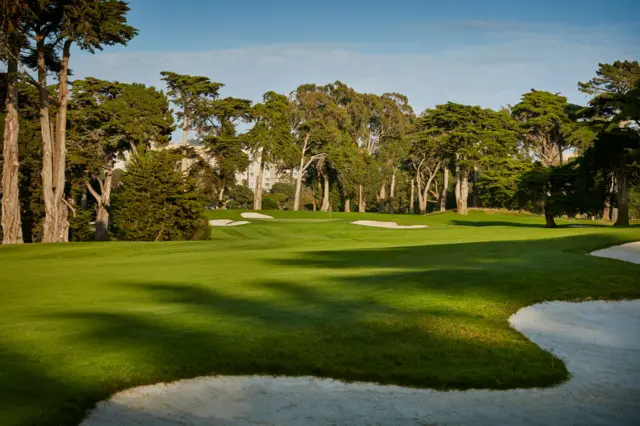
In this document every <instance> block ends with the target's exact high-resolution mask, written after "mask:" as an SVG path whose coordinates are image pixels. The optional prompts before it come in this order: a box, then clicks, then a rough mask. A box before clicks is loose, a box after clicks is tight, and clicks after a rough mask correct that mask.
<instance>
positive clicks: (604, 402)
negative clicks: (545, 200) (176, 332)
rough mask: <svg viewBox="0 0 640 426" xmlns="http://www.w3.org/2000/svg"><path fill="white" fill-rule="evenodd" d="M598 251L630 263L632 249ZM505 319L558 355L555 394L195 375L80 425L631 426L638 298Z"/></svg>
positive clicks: (124, 400)
mask: <svg viewBox="0 0 640 426" xmlns="http://www.w3.org/2000/svg"><path fill="white" fill-rule="evenodd" d="M615 249H618V250H615ZM607 250H609V251H608V252H607V254H610V255H611V256H607V257H613V258H616V259H619V258H622V257H625V258H626V259H630V261H634V263H640V243H634V244H632V245H629V244H626V245H624V246H620V247H618V248H612V249H607ZM604 251H606V250H600V251H598V252H594V253H592V254H593V255H596V256H597V255H601V252H604ZM621 253H626V254H621ZM509 322H510V324H511V326H512V327H514V328H515V329H517V330H518V331H520V332H521V333H523V334H524V335H525V336H527V337H528V338H529V339H530V340H531V341H533V342H534V343H536V344H537V345H539V346H540V347H541V348H543V349H545V350H548V351H551V352H553V353H554V354H555V355H557V356H558V357H560V358H561V359H563V360H564V361H565V362H566V364H567V368H568V369H569V371H570V372H571V374H572V378H571V379H570V380H569V381H567V382H566V383H563V384H562V385H560V386H558V387H555V388H544V389H541V388H536V389H515V390H509V391H487V390H471V391H464V392H440V391H435V390H428V389H424V390H423V389H410V388H402V387H397V386H381V385H376V384H372V383H349V384H347V383H342V382H339V381H336V380H327V379H318V378H314V377H296V378H285V377H266V376H248V377H243V376H240V377H235V376H234V377H230V376H218V377H200V378H196V379H190V380H183V381H178V382H174V383H168V384H167V383H160V384H155V385H151V386H143V387H139V388H134V389H129V390H126V391H124V392H120V393H118V394H116V395H114V396H113V397H112V398H111V399H110V400H108V401H104V402H101V403H99V404H98V406H97V407H96V408H95V409H94V410H93V411H92V412H91V413H90V415H89V416H88V417H87V418H86V419H85V421H84V422H83V423H82V425H83V426H115V425H122V426H127V425H160V426H168V425H185V424H188V425H196V426H204V425H214V426H232V425H233V426H241V425H242V426H245V425H247V426H248V425H287V426H305V425H323V426H324V425H327V426H328V425H416V426H418V425H421V426H425V425H448V426H451V425H470V424H473V425H516V426H522V425H603V426H605V425H606V426H617V425H638V424H639V422H638V419H640V300H634V301H622V302H604V301H592V302H584V303H568V302H550V303H542V304H537V305H533V306H529V307H527V308H523V309H521V310H520V311H518V312H517V313H516V314H514V315H513V316H512V317H511V318H510V319H509Z"/></svg>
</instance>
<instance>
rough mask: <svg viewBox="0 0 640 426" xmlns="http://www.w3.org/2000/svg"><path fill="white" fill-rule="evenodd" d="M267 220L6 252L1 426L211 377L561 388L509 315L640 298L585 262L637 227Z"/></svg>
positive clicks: (610, 266) (621, 279)
mask: <svg viewBox="0 0 640 426" xmlns="http://www.w3.org/2000/svg"><path fill="white" fill-rule="evenodd" d="M265 213H268V214H273V215H274V216H275V217H277V218H280V219H289V220H288V221H271V222H270V221H254V222H253V223H251V224H250V225H246V226H240V227H232V228H215V229H212V241H203V242H180V243H118V242H112V243H100V244H98V243H96V244H92V243H85V244H67V245H29V246H22V247H15V246H14V247H12V246H2V247H0V271H1V272H0V273H1V276H0V425H3V426H4V425H31V424H36V425H59V424H64V425H66V424H75V423H78V422H79V421H80V419H81V418H82V417H83V416H84V414H85V410H86V409H88V408H91V407H92V406H93V404H94V403H95V402H96V401H98V400H100V399H104V398H107V397H108V396H109V395H110V394H112V393H113V392H115V391H118V390H121V389H124V388H128V387H131V386H135V385H140V384H150V383H154V382H158V381H170V380H174V379H180V378H188V377H194V376H198V375H205V374H259V373H266V374H275V375H317V376H324V377H334V378H338V379H344V380H364V381H375V382H380V383H394V384H400V385H408V386H416V387H433V388H438V389H453V388H457V389H467V388H495V389H501V388H512V387H531V386H546V385H554V384H557V383H559V382H561V381H563V380H565V379H566V378H567V371H566V369H565V367H564V364H563V363H562V362H561V361H559V360H558V359H557V358H555V357H553V356H552V355H551V354H549V353H546V352H543V351H542V350H540V349H539V348H538V347H537V346H535V345H534V344H532V343H530V342H529V341H528V340H527V339H525V338H524V337H523V336H522V335H520V334H519V333H518V332H516V331H515V330H513V329H511V328H510V327H509V326H508V322H507V319H508V317H509V316H510V315H511V314H513V313H514V312H516V311H517V310H518V309H519V308H521V307H523V306H526V305H530V304H532V303H535V302H540V301H544V300H555V299H561V300H582V299H588V298H603V299H617V298H638V297H640V280H639V279H638V276H639V273H640V266H638V265H632V264H627V263H624V262H619V261H615V260H608V259H600V258H594V257H590V256H586V255H585V254H586V253H588V252H590V251H592V250H594V249H598V248H602V247H606V246H609V245H614V244H620V243H623V242H628V241H634V240H640V228H638V227H631V228H626V229H614V228H611V227H608V226H602V224H596V225H599V226H595V227H588V228H567V227H561V228H559V229H543V228H542V223H543V221H542V220H541V218H539V217H536V216H526V215H498V214H484V213H480V212H473V213H472V214H471V215H469V216H468V217H466V218H460V217H458V216H456V215H454V214H451V213H447V214H437V215H432V216H427V217H418V216H386V215H372V214H366V215H359V214H354V213H351V214H345V213H333V214H332V216H331V218H332V219H339V220H336V221H331V222H310V221H290V220H291V219H325V218H328V213H315V214H314V213H306V212H300V213H294V212H265ZM207 214H208V215H209V216H210V217H212V218H213V217H215V218H232V219H240V215H239V212H235V211H216V212H208V213H207ZM357 219H374V220H390V221H396V222H398V223H401V224H409V223H424V224H428V225H429V228H427V229H421V230H406V231H405V230H389V229H375V228H365V227H357V226H353V225H350V224H349V222H350V221H353V220H357ZM563 223H564V224H565V225H566V224H569V223H575V222H569V221H566V222H563ZM587 224H593V223H592V222H588V223H587Z"/></svg>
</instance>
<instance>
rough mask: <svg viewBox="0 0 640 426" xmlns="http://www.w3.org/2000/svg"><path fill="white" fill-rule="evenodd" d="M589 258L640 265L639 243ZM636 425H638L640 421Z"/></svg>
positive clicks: (594, 253)
mask: <svg viewBox="0 0 640 426" xmlns="http://www.w3.org/2000/svg"><path fill="white" fill-rule="evenodd" d="M591 256H597V257H607V258H609V259H618V260H623V261H625V262H631V263H637V264H640V241H638V242H635V243H629V244H623V245H621V246H615V247H609V248H606V249H603V250H596V251H594V252H592V253H591ZM638 423H639V424H640V421H639V422H638Z"/></svg>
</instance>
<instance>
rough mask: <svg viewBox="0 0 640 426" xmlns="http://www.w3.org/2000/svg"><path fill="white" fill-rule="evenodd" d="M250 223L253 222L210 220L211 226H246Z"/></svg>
mask: <svg viewBox="0 0 640 426" xmlns="http://www.w3.org/2000/svg"><path fill="white" fill-rule="evenodd" d="M248 223H251V222H247V221H246V220H239V221H237V222H234V221H233V220H230V219H214V220H210V221H209V226H216V227H217V226H240V225H246V224H248Z"/></svg>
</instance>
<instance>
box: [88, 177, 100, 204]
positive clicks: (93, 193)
mask: <svg viewBox="0 0 640 426" xmlns="http://www.w3.org/2000/svg"><path fill="white" fill-rule="evenodd" d="M86 184H87V189H88V190H89V192H90V193H91V195H93V198H95V199H96V201H97V202H98V204H99V205H102V200H101V197H100V195H99V194H98V193H97V192H96V190H95V189H93V187H92V186H91V182H86Z"/></svg>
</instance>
